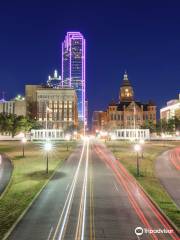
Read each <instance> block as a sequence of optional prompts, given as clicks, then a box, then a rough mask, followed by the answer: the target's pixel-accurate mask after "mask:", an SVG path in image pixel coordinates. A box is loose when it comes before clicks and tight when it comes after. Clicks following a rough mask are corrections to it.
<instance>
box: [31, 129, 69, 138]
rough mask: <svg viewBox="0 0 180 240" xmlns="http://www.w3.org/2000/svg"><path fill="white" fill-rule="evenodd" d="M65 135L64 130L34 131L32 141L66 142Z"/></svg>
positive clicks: (32, 131)
mask: <svg viewBox="0 0 180 240" xmlns="http://www.w3.org/2000/svg"><path fill="white" fill-rule="evenodd" d="M64 138H65V134H64V131H63V130H62V129H38V130H35V129H32V130H31V141H33V140H47V139H48V140H64Z"/></svg>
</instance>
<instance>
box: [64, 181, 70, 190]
mask: <svg viewBox="0 0 180 240" xmlns="http://www.w3.org/2000/svg"><path fill="white" fill-rule="evenodd" d="M69 185H70V183H68V185H67V187H66V191H67V190H68V188H69ZM66 191H65V192H66Z"/></svg>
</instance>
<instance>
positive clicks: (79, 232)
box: [75, 140, 89, 240]
mask: <svg viewBox="0 0 180 240" xmlns="http://www.w3.org/2000/svg"><path fill="white" fill-rule="evenodd" d="M88 162H89V140H87V151H86V162H85V173H84V179H83V187H82V193H81V201H80V207H79V214H78V223H77V227H76V234H75V240H80V239H81V240H84V232H85V223H86V205H87V204H86V203H87V181H88Z"/></svg>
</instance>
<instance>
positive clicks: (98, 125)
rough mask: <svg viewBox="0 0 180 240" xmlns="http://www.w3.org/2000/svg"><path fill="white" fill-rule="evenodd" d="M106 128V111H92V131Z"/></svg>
mask: <svg viewBox="0 0 180 240" xmlns="http://www.w3.org/2000/svg"><path fill="white" fill-rule="evenodd" d="M106 128H107V112H103V111H94V112H93V116H92V131H93V132H94V133H95V132H97V131H101V130H105V129H106Z"/></svg>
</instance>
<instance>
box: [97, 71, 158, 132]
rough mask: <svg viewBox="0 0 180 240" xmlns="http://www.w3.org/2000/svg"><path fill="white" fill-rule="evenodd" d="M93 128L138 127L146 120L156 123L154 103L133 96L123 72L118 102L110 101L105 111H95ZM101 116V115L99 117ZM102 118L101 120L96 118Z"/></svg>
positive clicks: (126, 76) (131, 88)
mask: <svg viewBox="0 0 180 240" xmlns="http://www.w3.org/2000/svg"><path fill="white" fill-rule="evenodd" d="M94 114H95V116H97V117H94V120H93V128H96V126H98V128H100V129H102V128H106V129H109V130H110V129H139V128H142V127H143V125H145V123H146V122H149V121H150V122H152V123H153V124H156V105H155V104H154V103H153V102H152V101H149V102H148V103H142V102H140V101H136V100H135V98H134V90H133V87H132V86H131V84H130V81H129V79H128V75H127V73H125V74H124V77H123V81H122V85H121V87H120V91H119V102H118V103H117V102H115V101H112V102H111V103H110V104H109V105H108V107H107V110H106V111H105V112H103V113H102V112H99V113H98V112H97V113H96V112H95V113H94ZM101 116H103V117H101ZM96 118H97V119H101V118H102V119H103V121H99V120H96Z"/></svg>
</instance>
